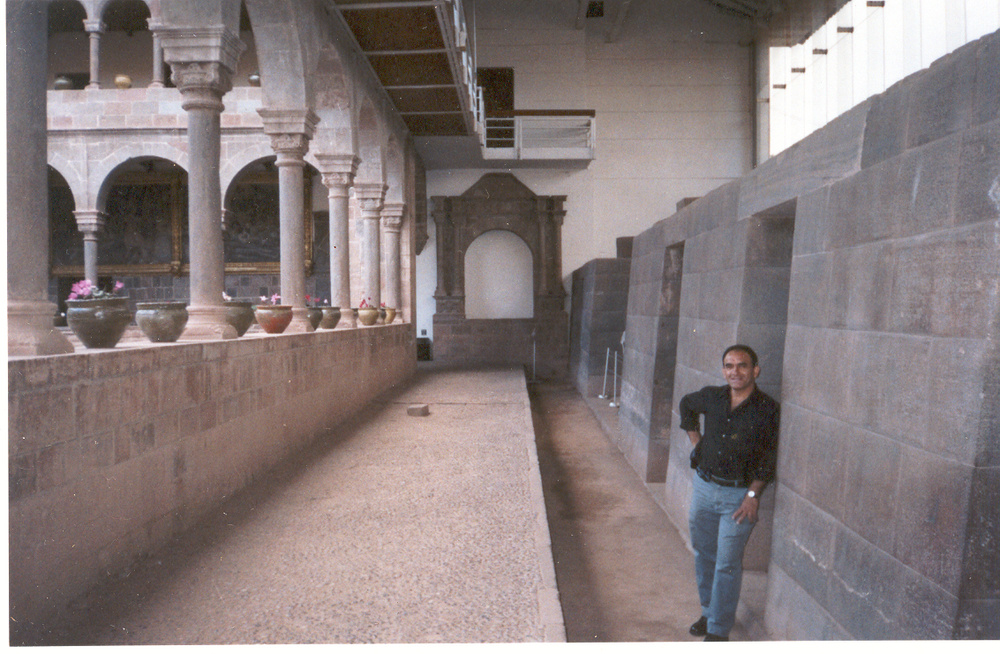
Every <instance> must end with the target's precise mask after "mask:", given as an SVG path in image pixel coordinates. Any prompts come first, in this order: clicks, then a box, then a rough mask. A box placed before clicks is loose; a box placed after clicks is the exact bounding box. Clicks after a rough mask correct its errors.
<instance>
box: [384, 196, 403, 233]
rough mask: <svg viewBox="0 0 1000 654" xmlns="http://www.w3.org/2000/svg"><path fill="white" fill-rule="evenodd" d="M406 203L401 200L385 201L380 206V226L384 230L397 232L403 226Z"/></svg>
mask: <svg viewBox="0 0 1000 654" xmlns="http://www.w3.org/2000/svg"><path fill="white" fill-rule="evenodd" d="M405 214H406V205H405V204H404V203H402V202H386V203H385V206H384V207H382V226H383V227H384V228H385V230H386V231H389V232H398V231H399V230H400V229H401V228H402V227H403V216H404V215H405Z"/></svg>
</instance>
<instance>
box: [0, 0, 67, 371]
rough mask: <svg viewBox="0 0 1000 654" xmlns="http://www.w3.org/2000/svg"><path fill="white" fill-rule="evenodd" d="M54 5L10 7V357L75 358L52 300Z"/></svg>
mask: <svg viewBox="0 0 1000 654" xmlns="http://www.w3.org/2000/svg"><path fill="white" fill-rule="evenodd" d="M47 30H48V5H47V4H46V3H41V2H8V3H7V356H37V355H47V354H65V353H69V352H72V351H73V346H72V345H71V344H70V342H69V341H68V340H66V337H65V336H63V335H62V333H61V332H60V331H59V330H58V329H56V328H55V327H53V326H52V325H53V322H52V319H53V317H54V316H55V314H56V305H55V304H53V303H51V302H49V300H48V281H49V194H48V168H47V163H46V149H47V138H46V105H45V102H46V99H45V80H46V72H47V70H48V35H47Z"/></svg>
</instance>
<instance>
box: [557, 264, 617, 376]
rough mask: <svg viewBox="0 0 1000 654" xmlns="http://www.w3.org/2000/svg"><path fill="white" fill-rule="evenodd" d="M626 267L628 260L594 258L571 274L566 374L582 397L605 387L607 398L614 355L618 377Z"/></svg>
mask: <svg viewBox="0 0 1000 654" xmlns="http://www.w3.org/2000/svg"><path fill="white" fill-rule="evenodd" d="M630 265H631V264H630V262H629V260H628V259H594V260H593V261H591V262H589V263H588V264H587V265H585V266H583V267H582V268H578V269H577V270H575V271H573V305H572V313H571V316H570V321H571V326H570V353H569V373H570V379H572V381H573V383H574V384H575V385H576V388H577V390H578V391H580V393H581V394H583V395H598V394H599V393H602V392H603V391H604V390H605V384H606V385H607V388H606V390H607V395H611V393H612V392H613V391H612V377H613V376H614V355H615V353H616V352H617V353H618V357H619V360H618V373H619V378H620V377H621V372H622V369H623V366H624V360H623V359H622V346H621V338H622V334H623V333H624V331H625V309H626V305H627V302H628V272H629V266H630ZM609 350H610V352H611V354H610V358H609V355H608V351H609ZM605 363H607V369H608V372H607V375H605ZM605 377H606V378H607V379H606V381H605ZM620 383H621V382H620V381H619V384H620ZM619 388H620V387H619Z"/></svg>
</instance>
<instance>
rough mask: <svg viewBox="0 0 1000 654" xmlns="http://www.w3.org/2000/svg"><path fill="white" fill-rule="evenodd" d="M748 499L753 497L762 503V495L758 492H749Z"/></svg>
mask: <svg viewBox="0 0 1000 654" xmlns="http://www.w3.org/2000/svg"><path fill="white" fill-rule="evenodd" d="M747 497H753V498H755V499H756V500H757V501H760V493H758V492H757V491H747Z"/></svg>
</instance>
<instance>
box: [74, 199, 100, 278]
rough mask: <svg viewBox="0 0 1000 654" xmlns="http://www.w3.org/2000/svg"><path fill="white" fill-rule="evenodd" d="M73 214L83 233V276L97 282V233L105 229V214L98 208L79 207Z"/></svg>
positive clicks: (78, 227)
mask: <svg viewBox="0 0 1000 654" xmlns="http://www.w3.org/2000/svg"><path fill="white" fill-rule="evenodd" d="M73 216H74V217H76V226H77V229H79V230H80V232H81V233H82V234H83V276H84V278H86V279H89V280H90V281H91V282H93V283H94V284H97V234H98V233H99V232H100V231H101V230H102V229H104V219H105V214H104V213H102V212H100V211H97V210H96V209H77V210H76V211H74V212H73Z"/></svg>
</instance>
